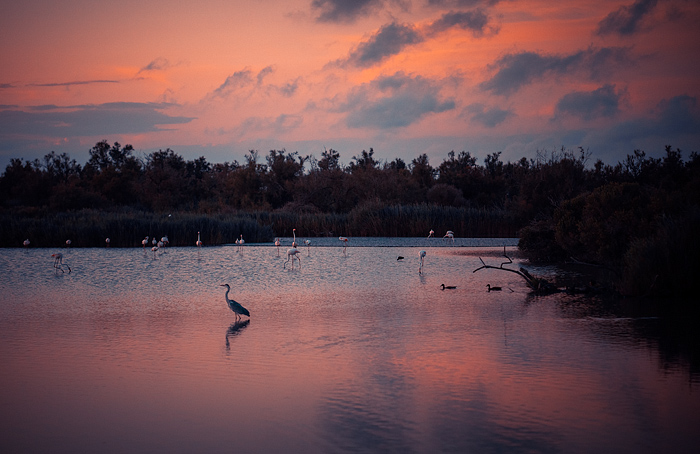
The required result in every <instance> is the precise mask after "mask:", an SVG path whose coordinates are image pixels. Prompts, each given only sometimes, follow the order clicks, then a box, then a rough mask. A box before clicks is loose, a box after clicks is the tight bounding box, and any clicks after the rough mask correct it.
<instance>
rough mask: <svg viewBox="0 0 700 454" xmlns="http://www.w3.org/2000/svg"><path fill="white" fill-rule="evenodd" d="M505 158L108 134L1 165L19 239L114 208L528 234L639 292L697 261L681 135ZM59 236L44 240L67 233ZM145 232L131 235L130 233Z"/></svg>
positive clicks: (330, 231)
mask: <svg viewBox="0 0 700 454" xmlns="http://www.w3.org/2000/svg"><path fill="white" fill-rule="evenodd" d="M500 157H501V153H500V152H496V153H492V154H490V155H488V156H487V157H486V158H485V159H484V161H483V163H479V162H477V159H476V157H474V156H472V155H471V153H470V152H468V151H461V152H459V153H455V152H454V151H450V152H449V153H447V156H446V158H444V159H443V161H442V162H441V163H440V164H439V165H437V166H433V165H431V164H430V162H429V160H428V157H427V155H425V154H422V155H420V156H418V157H416V158H415V159H413V160H411V161H410V162H405V161H404V160H403V159H400V158H396V159H394V160H391V161H382V160H378V159H377V158H376V157H375V156H374V150H373V149H371V148H370V149H369V151H366V150H362V152H361V153H359V154H357V155H356V156H353V157H352V159H351V160H350V163H349V164H348V165H343V164H342V163H341V161H340V153H339V152H338V151H336V150H333V149H328V150H324V151H323V152H322V153H321V156H320V158H318V159H317V158H316V157H315V156H301V155H300V154H299V153H298V152H287V151H286V150H270V151H269V152H268V153H267V155H265V156H261V155H260V153H259V152H258V151H255V150H251V151H249V152H248V153H247V154H246V155H245V157H244V160H243V162H240V163H239V162H238V161H235V160H234V161H232V162H224V163H210V162H208V161H207V160H206V158H204V157H199V158H197V159H193V160H186V159H184V158H183V157H182V156H180V155H179V154H177V153H176V152H174V151H173V150H171V149H166V150H159V151H156V152H153V153H150V154H148V155H146V156H145V157H138V156H136V155H135V151H134V148H133V147H132V146H131V145H126V146H122V145H121V144H119V143H117V142H115V143H113V144H110V143H108V142H107V141H101V142H98V143H97V144H96V145H95V146H94V147H92V148H91V149H90V150H89V159H88V161H87V162H86V163H85V164H84V165H81V164H79V163H78V162H76V160H75V159H71V158H70V156H69V155H68V154H66V153H61V154H57V153H55V152H51V153H49V154H47V155H45V156H44V157H43V159H35V160H23V159H18V158H16V159H12V160H11V161H10V163H9V164H8V165H7V167H6V168H5V171H4V172H3V174H2V175H1V176H0V210H2V211H1V213H0V214H1V215H2V222H1V223H0V226H1V227H2V230H3V233H2V235H0V237H2V239H0V241H1V242H3V243H2V245H3V246H16V244H15V243H16V241H17V238H15V236H17V235H20V234H21V235H24V231H25V230H26V229H27V228H31V227H27V226H28V225H33V224H31V222H37V223H38V224H40V222H39V221H38V219H42V218H43V219H47V218H51V219H54V222H58V221H55V220H56V219H59V218H60V219H63V221H62V222H64V223H65V222H69V221H66V219H67V217H68V218H70V219H74V221H72V222H73V223H74V224H75V225H78V224H80V223H85V222H91V223H93V224H94V223H99V222H100V221H99V219H111V221H109V222H112V223H113V224H114V225H122V226H123V225H124V223H125V222H126V221H125V220H124V219H126V218H131V219H137V218H140V219H141V220H140V221H138V222H140V223H142V222H143V219H144V218H148V219H150V221H149V226H151V227H150V228H153V226H154V225H158V226H162V228H163V229H165V230H167V229H171V230H172V229H175V230H177V228H180V230H181V231H182V232H183V233H184V232H185V231H186V230H188V229H189V230H191V229H196V230H202V228H201V226H202V225H204V224H206V225H212V226H219V227H216V229H218V230H216V232H211V233H207V234H210V235H211V237H210V239H211V241H213V242H227V241H231V242H232V241H233V240H234V239H235V238H236V237H237V236H238V235H239V234H240V233H244V232H240V233H238V230H240V229H243V228H245V229H246V233H247V234H248V235H249V236H248V237H249V238H250V237H251V236H252V237H253V238H257V239H258V240H261V241H262V240H264V241H269V240H271V238H268V237H271V236H272V235H276V236H286V235H291V229H292V228H297V232H298V233H299V232H303V233H302V234H303V235H304V236H321V235H338V234H343V235H350V236H423V235H425V234H426V232H427V231H428V230H430V229H435V231H436V232H441V231H444V230H454V231H455V232H456V233H457V235H458V236H464V237H469V236H470V237H483V236H492V237H513V236H519V237H520V249H521V250H522V251H523V252H524V253H525V254H526V255H527V256H528V258H530V260H532V261H557V260H576V261H580V262H587V263H591V264H595V265H598V266H608V267H610V268H612V269H615V270H617V272H619V273H620V275H621V277H620V279H619V282H620V283H625V282H626V283H627V284H625V285H627V287H629V289H630V291H632V290H631V289H633V288H634V291H635V292H637V293H641V292H642V291H645V289H643V288H642V287H643V286H644V285H646V286H647V287H648V288H647V289H646V290H649V289H651V290H652V291H653V290H654V289H663V291H665V292H673V291H674V289H675V288H678V287H679V285H680V284H679V283H678V282H681V281H683V279H682V278H680V277H679V278H678V279H676V278H673V277H672V276H677V277H678V276H683V275H685V276H686V278H687V277H689V276H690V275H693V273H696V272H697V265H694V264H693V263H690V262H688V261H687V260H685V259H684V257H687V256H688V251H695V252H698V240H697V239H696V238H694V237H693V234H694V233H696V232H698V231H700V229H698V219H699V218H700V215H699V212H700V208H699V207H700V158H699V156H698V153H696V152H692V153H690V156H689V157H688V159H687V160H685V161H684V159H683V156H682V152H681V150H679V149H673V148H672V147H671V146H667V147H666V148H665V155H664V156H663V157H661V158H652V157H649V156H647V155H646V153H645V152H644V151H642V150H634V152H633V153H632V154H629V155H627V156H626V158H625V159H624V160H622V161H620V162H618V163H615V164H606V163H603V162H602V161H601V160H598V161H596V162H595V163H593V164H591V163H590V162H589V161H590V153H589V152H587V151H586V150H584V149H582V148H579V149H577V150H567V149H565V148H561V149H558V150H551V151H547V150H543V151H538V152H537V154H536V157H535V158H530V159H527V158H521V159H520V160H518V161H515V162H510V161H508V162H503V161H502V160H501V159H500ZM175 212H177V213H186V214H187V216H179V218H181V219H185V218H186V219H187V223H186V224H183V225H182V226H180V227H176V226H173V225H169V224H168V222H172V221H168V220H167V218H165V217H163V216H159V215H158V214H160V213H175ZM66 213H69V214H70V213H72V214H71V215H70V216H69V215H67V214H66ZM80 213H82V214H80ZM95 213H99V214H98V215H95ZM105 213H110V214H109V215H105ZM130 213H131V214H130ZM81 216H82V217H81ZM22 219H24V220H27V222H29V224H26V223H25V224H22V222H20V220H22ZM80 219H82V220H80ZM86 219H91V221H86ZM102 222H107V221H104V220H103V221H102ZM134 222H135V221H134ZM69 223H70V222H69ZM110 225H111V224H110ZM139 225H140V224H139ZM255 226H257V228H256V227H255ZM212 229H214V227H212ZM105 230H107V229H106V228H105ZM17 232H22V233H17ZM100 232H101V231H100ZM134 232H135V233H134V234H135V235H136V231H135V230H134ZM88 233H89V232H88ZM59 234H60V233H58V232H56V233H55V235H59ZM191 234H192V232H189V231H188V235H189V236H190V237H191ZM229 235H233V236H232V237H231V238H229ZM98 236H99V233H97V232H95V233H94V238H95V239H97V238H98ZM183 236H184V235H183ZM51 238H53V237H51ZM51 238H48V237H47V239H46V241H47V242H50V241H56V240H55V239H51ZM56 238H58V236H56ZM170 238H171V241H172V239H173V237H172V236H170ZM205 238H206V237H205ZM138 239H139V238H138V235H137V236H136V237H135V238H132V239H127V238H125V239H124V244H122V245H123V246H130V245H132V244H131V243H129V241H138ZM9 241H11V242H12V243H11V244H10V243H8V242H9ZM20 241H21V240H20ZM188 241H189V238H188ZM176 244H177V243H176ZM182 244H189V243H187V242H185V241H184V240H183V243H182ZM209 244H211V242H209ZM651 262H653V263H651ZM661 263H663V264H666V265H664V266H665V269H664V270H663V271H662V270H659V269H658V268H659V266H660V265H659V264H661ZM674 263H675V264H682V265H679V266H676V265H673V264H674ZM621 270H624V271H621ZM632 270H637V271H636V274H634V275H633V273H632ZM671 270H673V271H671ZM625 273H627V274H625ZM645 273H646V274H645ZM642 274H644V275H645V277H644V279H641V278H640V275H642ZM634 282H636V283H637V284H632V283H634ZM640 282H643V283H644V285H640V284H639V283H640ZM690 282H692V279H690ZM621 285H622V284H621ZM635 286H636V287H635Z"/></svg>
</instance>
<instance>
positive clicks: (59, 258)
mask: <svg viewBox="0 0 700 454" xmlns="http://www.w3.org/2000/svg"><path fill="white" fill-rule="evenodd" d="M51 257H53V267H54V268H56V269H57V270H61V273H65V271H63V254H61V253H60V252H56V253H55V254H51ZM66 268H68V274H70V272H71V269H70V266H68V265H66Z"/></svg>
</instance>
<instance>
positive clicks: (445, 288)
mask: <svg viewBox="0 0 700 454" xmlns="http://www.w3.org/2000/svg"><path fill="white" fill-rule="evenodd" d="M440 287H442V289H443V290H454V289H456V288H457V286H455V285H445V284H440Z"/></svg>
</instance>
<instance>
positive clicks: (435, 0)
mask: <svg viewBox="0 0 700 454" xmlns="http://www.w3.org/2000/svg"><path fill="white" fill-rule="evenodd" d="M427 3H428V5H430V6H436V7H440V8H465V7H467V8H471V7H474V6H493V5H495V4H496V3H500V0H428V1H427Z"/></svg>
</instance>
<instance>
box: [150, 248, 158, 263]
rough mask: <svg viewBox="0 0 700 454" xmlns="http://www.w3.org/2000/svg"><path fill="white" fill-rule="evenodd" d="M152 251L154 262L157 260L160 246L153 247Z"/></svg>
mask: <svg viewBox="0 0 700 454" xmlns="http://www.w3.org/2000/svg"><path fill="white" fill-rule="evenodd" d="M151 250H152V251H153V260H156V254H157V253H158V246H153V247H152V248H151Z"/></svg>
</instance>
